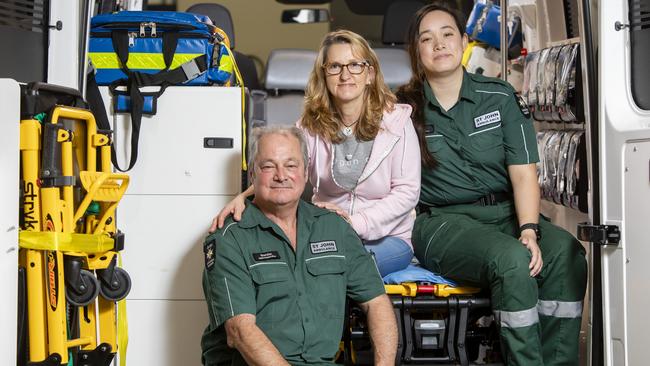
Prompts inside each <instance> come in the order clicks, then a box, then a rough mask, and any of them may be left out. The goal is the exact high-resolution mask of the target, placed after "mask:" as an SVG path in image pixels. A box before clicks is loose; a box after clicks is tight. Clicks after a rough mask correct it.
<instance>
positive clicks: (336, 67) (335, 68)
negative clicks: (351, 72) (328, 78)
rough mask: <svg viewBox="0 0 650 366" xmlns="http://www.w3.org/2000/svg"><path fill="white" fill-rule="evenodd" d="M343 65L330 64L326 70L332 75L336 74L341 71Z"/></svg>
mask: <svg viewBox="0 0 650 366" xmlns="http://www.w3.org/2000/svg"><path fill="white" fill-rule="evenodd" d="M341 69H342V67H341V65H339V64H330V65H327V66H326V67H325V71H326V72H327V73H328V74H330V75H336V74H340V73H341Z"/></svg>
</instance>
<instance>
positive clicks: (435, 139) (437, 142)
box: [425, 134, 445, 153]
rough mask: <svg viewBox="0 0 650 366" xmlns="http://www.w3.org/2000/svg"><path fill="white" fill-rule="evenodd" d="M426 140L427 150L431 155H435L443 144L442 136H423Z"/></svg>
mask: <svg viewBox="0 0 650 366" xmlns="http://www.w3.org/2000/svg"><path fill="white" fill-rule="evenodd" d="M425 138H426V140H427V149H428V150H429V152H431V153H437V152H438V151H440V149H442V147H443V146H444V144H445V138H444V136H443V135H436V134H430V135H426V136H425Z"/></svg>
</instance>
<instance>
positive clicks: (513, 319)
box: [494, 307, 539, 328]
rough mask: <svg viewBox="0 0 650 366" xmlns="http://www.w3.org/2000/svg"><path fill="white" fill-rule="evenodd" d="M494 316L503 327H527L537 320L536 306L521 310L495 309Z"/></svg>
mask: <svg viewBox="0 0 650 366" xmlns="http://www.w3.org/2000/svg"><path fill="white" fill-rule="evenodd" d="M494 317H495V318H496V320H497V322H499V324H501V326H502V327H505V328H523V327H529V326H531V325H534V324H537V323H538V322H539V314H538V313H537V308H536V307H533V308H530V309H526V310H521V311H504V310H495V311H494Z"/></svg>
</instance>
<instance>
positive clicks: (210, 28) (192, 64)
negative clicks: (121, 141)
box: [88, 11, 243, 171]
mask: <svg viewBox="0 0 650 366" xmlns="http://www.w3.org/2000/svg"><path fill="white" fill-rule="evenodd" d="M90 25H91V31H90V43H89V47H88V56H89V57H90V60H91V61H92V64H93V66H94V68H95V71H96V73H95V74H94V75H93V73H90V74H89V79H88V80H89V83H88V85H89V89H90V90H91V92H92V95H93V98H90V97H89V100H90V101H91V105H94V106H95V109H96V110H103V102H102V101H101V95H100V94H99V89H98V87H97V86H98V85H108V86H109V90H110V92H111V95H112V97H113V103H112V105H113V110H114V112H115V113H130V114H131V124H132V133H131V158H130V161H129V166H128V167H127V168H126V169H122V168H121V167H120V166H119V165H118V164H117V159H116V157H115V150H114V148H113V156H112V161H113V165H114V166H115V168H116V169H118V170H120V171H128V170H130V169H131V168H132V167H133V166H134V165H135V162H136V160H137V157H138V138H139V132H140V125H141V122H142V116H143V115H154V114H156V109H157V108H156V104H157V101H158V98H159V97H160V96H161V95H162V94H163V92H164V91H165V88H167V87H168V86H170V85H192V86H194V85H225V86H229V85H230V80H231V79H232V76H233V73H234V74H235V75H236V77H235V80H236V81H237V82H238V84H239V85H240V86H242V90H243V85H242V82H241V80H242V79H241V75H240V74H239V72H238V69H237V65H236V64H235V61H234V57H233V54H232V52H231V51H230V49H229V41H228V37H227V36H226V34H225V32H223V31H222V30H221V29H219V28H218V27H216V26H214V25H213V24H212V22H211V21H210V18H208V17H206V16H203V15H197V14H191V13H181V12H168V11H122V12H119V13H115V14H102V15H97V16H95V17H93V18H92V19H91V22H90ZM149 86H157V87H159V89H158V91H155V92H144V91H141V90H140V89H141V88H142V87H149ZM104 124H105V125H108V121H107V119H106V121H105V123H104Z"/></svg>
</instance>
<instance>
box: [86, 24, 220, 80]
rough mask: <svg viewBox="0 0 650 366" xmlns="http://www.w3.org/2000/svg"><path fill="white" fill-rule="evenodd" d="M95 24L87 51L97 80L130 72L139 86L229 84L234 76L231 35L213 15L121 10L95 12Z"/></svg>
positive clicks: (121, 76)
mask: <svg viewBox="0 0 650 366" xmlns="http://www.w3.org/2000/svg"><path fill="white" fill-rule="evenodd" d="M90 24H91V33H90V44H89V53H88V55H89V57H90V59H91V60H92V62H93V65H94V67H95V69H96V70H97V74H96V76H95V78H96V80H97V84H98V85H112V84H114V83H116V82H118V81H120V80H123V81H124V80H126V79H128V78H130V77H136V78H138V79H139V81H140V83H139V84H140V86H150V85H162V84H167V85H178V84H183V85H210V84H217V85H226V84H227V83H228V82H229V81H230V79H231V76H232V72H233V60H232V57H231V55H230V52H229V50H228V49H227V47H228V45H227V40H225V39H224V37H223V36H222V35H223V33H221V32H219V31H218V28H217V27H216V26H214V25H213V24H212V23H211V21H210V19H209V18H208V17H205V16H201V15H197V14H191V13H181V12H167V11H122V12H119V13H115V14H102V15H98V16H95V17H93V18H92V20H91V23H90ZM124 83H126V82H124Z"/></svg>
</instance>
